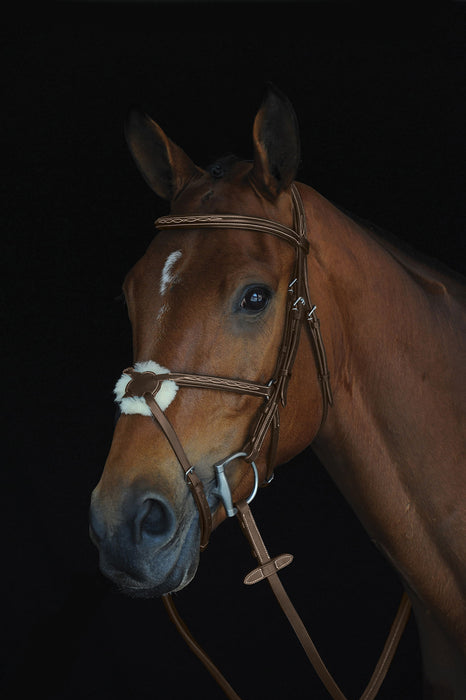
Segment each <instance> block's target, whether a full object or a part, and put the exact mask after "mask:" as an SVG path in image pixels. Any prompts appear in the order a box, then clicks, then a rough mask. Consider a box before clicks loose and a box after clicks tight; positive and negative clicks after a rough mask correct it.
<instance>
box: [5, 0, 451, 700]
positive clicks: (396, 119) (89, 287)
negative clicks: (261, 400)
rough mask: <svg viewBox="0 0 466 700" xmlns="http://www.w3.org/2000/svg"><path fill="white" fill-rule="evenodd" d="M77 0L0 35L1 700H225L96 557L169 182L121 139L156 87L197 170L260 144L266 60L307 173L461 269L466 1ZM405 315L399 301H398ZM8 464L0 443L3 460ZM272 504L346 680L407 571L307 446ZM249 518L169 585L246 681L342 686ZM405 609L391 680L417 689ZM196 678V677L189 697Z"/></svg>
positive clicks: (156, 612)
mask: <svg viewBox="0 0 466 700" xmlns="http://www.w3.org/2000/svg"><path fill="white" fill-rule="evenodd" d="M373 5H374V7H372V6H367V5H366V6H364V5H355V4H352V3H298V4H295V3H292V2H289V3H279V2H277V3H270V4H269V3H267V2H261V3H258V4H257V5H255V4H253V3H246V2H245V3H241V2H238V3H233V4H229V3H223V2H221V3H215V2H213V3H205V4H198V3H188V4H183V3H178V2H174V3H168V4H161V3H155V4H152V3H150V4H149V3H147V4H144V5H137V4H135V3H128V4H124V3H122V4H118V5H114V4H112V3H104V4H102V5H99V4H96V3H87V4H84V5H79V4H78V5H74V4H72V3H62V4H57V5H55V6H53V7H52V8H51V13H50V8H46V7H44V6H42V5H40V4H39V7H38V6H36V11H35V15H34V16H31V15H28V16H26V15H25V13H24V15H23V16H22V17H15V18H14V19H8V18H7V19H6V20H5V27H4V37H3V42H2V46H3V49H4V62H3V68H4V70H3V71H2V72H3V96H4V100H3V107H2V117H3V119H2V121H3V126H2V153H3V158H2V162H3V178H2V180H3V182H2V189H3V194H4V195H5V196H4V207H3V214H4V221H3V225H2V232H3V236H2V268H3V271H2V281H3V285H2V287H3V289H2V293H1V313H2V319H3V320H2V325H3V329H4V334H3V341H2V346H3V350H4V357H3V362H2V384H3V392H2V393H3V397H4V399H5V401H4V403H5V411H4V418H3V421H2V427H3V429H4V437H3V438H2V455H3V456H4V458H5V460H4V462H3V466H2V469H1V472H0V473H1V479H2V502H1V512H2V516H3V524H2V525H3V526H2V548H1V549H2V574H1V580H2V604H3V605H2V607H3V613H2V623H1V630H2V632H1V635H2V654H1V658H2V666H3V669H2V687H1V693H0V694H1V696H2V698H15V697H24V696H25V695H24V692H25V688H26V686H29V684H30V683H31V682H32V684H33V688H34V696H36V694H37V695H39V694H40V695H42V697H46V698H49V699H50V700H52V699H53V700H68V699H71V698H73V699H74V698H81V699H84V698H99V700H110V699H112V700H118V699H120V698H125V700H128V699H129V698H131V699H133V698H134V699H135V700H136V699H137V700H139V699H140V700H144V699H146V698H155V697H163V698H173V699H177V698H182V697H187V696H189V697H202V698H205V699H207V698H212V699H213V698H220V697H223V696H222V694H221V692H220V691H219V690H218V689H217V687H216V686H215V684H214V683H213V682H212V681H211V679H210V677H209V676H208V675H207V673H206V672H205V671H204V669H203V668H202V667H201V666H200V664H199V662H198V661H197V660H196V659H194V657H192V656H191V655H190V653H189V652H188V651H187V650H186V649H185V647H184V645H183V642H182V641H181V640H180V639H179V638H178V636H177V633H176V631H175V630H174V629H173V628H172V626H171V624H170V623H169V622H168V620H167V619H166V615H165V612H164V610H163V608H162V605H161V603H160V601H158V600H152V601H141V600H130V599H127V598H125V597H123V596H122V595H120V594H119V593H118V592H116V591H115V590H114V589H113V587H112V586H111V585H110V584H109V583H107V582H106V581H105V580H104V579H103V578H102V577H101V576H100V574H99V573H98V570H97V554H96V551H95V550H94V548H93V546H92V545H91V543H90V541H89V539H88V536H87V511H88V502H89V496H90V492H91V490H92V488H93V487H94V485H95V484H96V482H97V481H98V479H99V476H100V473H101V470H102V467H103V463H104V460H105V456H106V452H107V450H108V447H109V444H110V441H111V434H112V430H113V415H114V411H113V407H112V388H113V384H114V381H115V379H116V378H117V377H118V376H119V374H120V371H121V369H122V368H123V367H125V366H127V365H128V364H130V362H131V347H130V332H129V324H128V322H127V320H126V318H125V311H124V308H123V306H122V305H121V304H120V303H119V302H116V301H115V299H116V297H118V295H119V293H120V285H121V281H122V279H123V276H124V274H125V272H126V271H127V269H128V268H129V267H130V266H131V265H132V264H133V263H134V262H135V261H136V260H137V258H138V257H139V256H140V255H141V254H142V253H143V251H144V249H145V248H146V246H147V245H148V243H149V241H150V240H151V237H152V235H153V230H152V221H153V219H154V218H155V217H156V216H158V215H161V214H163V213H166V211H167V209H166V205H165V203H163V202H161V201H158V200H157V198H156V197H155V196H154V195H153V194H152V193H151V192H150V190H149V189H148V188H147V187H146V185H145V184H144V182H143V181H142V179H141V178H140V176H139V174H138V173H137V171H136V168H135V167H134V165H133V163H132V161H131V159H130V156H129V154H128V153H127V150H126V146H125V143H124V137H123V121H124V117H125V114H126V111H127V109H128V107H129V106H130V105H131V104H133V103H138V104H140V105H141V106H142V107H143V108H144V109H145V110H146V111H148V112H149V113H150V114H151V115H152V116H153V117H154V118H155V119H157V120H158V121H159V123H160V124H161V125H162V127H163V128H164V129H165V130H166V131H167V133H168V134H169V135H170V136H171V137H172V138H173V139H174V140H175V141H176V142H177V143H179V144H180V145H181V146H182V147H183V148H184V149H185V150H186V151H187V152H188V154H189V155H190V156H191V158H193V160H195V161H197V162H198V163H199V164H200V165H206V164H207V163H209V162H211V161H212V160H213V159H214V158H215V157H216V156H218V155H223V154H225V153H228V152H234V153H236V154H237V155H239V156H243V157H246V158H249V157H251V128H252V122H253V119H254V115H255V113H256V110H257V108H258V107H259V105H260V102H261V100H262V96H263V93H264V89H265V85H266V83H267V81H272V82H274V83H275V84H276V85H278V87H280V88H281V89H282V90H283V91H284V92H285V93H286V94H287V95H288V97H289V98H290V99H291V101H292V102H293V104H294V106H295V109H296V112H297V114H298V119H299V123H300V126H301V132H302V152H303V156H302V167H301V171H300V173H299V179H300V180H301V181H304V182H306V183H308V184H310V185H312V186H313V187H315V188H316V189H317V190H318V191H320V192H321V193H322V194H323V195H324V196H326V197H328V198H329V199H331V200H332V201H335V202H337V203H339V204H340V205H342V206H343V207H345V208H347V209H349V210H351V211H353V212H355V213H356V214H359V215H361V216H363V217H364V218H366V219H369V220H371V221H373V222H375V223H377V224H379V225H381V226H382V227H384V228H386V229H388V230H389V231H391V232H393V233H394V234H396V235H398V236H399V237H400V238H401V239H402V240H404V241H406V242H409V243H410V244H412V245H414V246H415V247H417V248H418V249H419V250H421V251H423V252H424V253H426V254H428V255H432V256H435V257H436V258H438V259H440V260H441V261H443V262H444V263H446V264H448V265H449V266H451V267H453V268H455V269H456V270H458V271H460V272H461V271H462V272H464V255H463V254H464V239H463V238H462V229H463V222H464V213H465V211H464V197H463V194H464V185H465V182H464V172H463V171H462V163H463V162H464V137H463V131H464V117H465V111H464V107H465V100H464V81H465V70H464V68H465V65H464V64H465V52H464V38H465V33H464V16H465V12H464V5H462V4H459V3H458V4H448V3H443V4H442V5H439V6H438V7H436V8H435V7H430V9H426V8H425V7H424V8H423V9H419V10H418V11H415V10H411V11H410V12H409V13H408V12H407V10H406V6H404V7H402V6H399V7H398V6H397V5H396V4H391V3H388V4H384V3H373ZM400 313H402V310H400ZM2 461H3V460H2ZM254 513H255V515H256V518H257V520H258V522H259V524H260V526H261V527H262V529H263V533H264V537H265V539H266V542H267V543H268V546H269V549H270V551H271V552H272V553H273V554H278V553H280V552H282V551H291V552H292V553H293V554H294V555H295V562H294V564H293V565H292V566H291V567H290V568H289V569H287V570H286V571H285V572H284V573H283V575H282V580H283V582H284V583H285V586H286V587H287V589H288V592H289V593H290V596H291V598H292V600H293V601H294V602H295V604H296V606H297V608H298V610H299V611H300V612H301V613H302V615H303V617H304V620H305V622H306V624H307V625H308V626H309V628H310V631H311V634H312V635H313V637H314V639H315V641H316V643H317V646H318V647H319V649H320V651H321V653H322V655H323V657H324V658H325V659H326V661H327V663H328V665H329V667H330V669H331V671H332V672H334V673H335V675H336V677H337V678H338V680H339V682H340V684H341V686H342V688H343V690H344V691H345V692H347V693H348V694H349V695H350V696H351V697H355V696H356V695H357V694H358V693H360V692H361V691H362V687H363V685H364V681H366V680H367V679H368V677H369V675H370V672H371V669H372V666H373V664H374V663H375V660H376V657H377V656H378V653H379V651H380V648H381V645H382V643H383V639H384V637H385V635H386V633H387V631H388V627H389V624H390V621H391V618H392V616H393V615H394V613H395V609H396V607H397V604H398V598H399V595H400V593H401V588H400V585H399V583H398V579H397V576H396V574H395V573H394V572H393V571H392V570H391V569H390V568H389V566H388V565H387V564H386V563H385V562H384V560H383V559H382V558H381V556H380V555H379V554H378V552H377V551H376V550H375V548H374V547H373V546H372V544H371V543H370V541H369V538H368V537H367V536H366V535H365V533H364V532H363V531H362V529H361V527H360V525H359V523H358V521H357V520H356V519H355V517H354V515H353V514H352V512H351V511H350V509H349V507H348V506H347V505H346V503H345V502H344V500H343V499H342V497H341V496H340V495H339V493H338V492H337V491H336V489H335V487H334V486H333V485H332V483H331V481H330V479H329V478H328V476H327V475H326V472H325V471H324V470H323V468H322V467H321V465H320V464H319V463H318V461H317V460H316V459H315V457H313V455H312V453H311V452H310V450H308V451H306V452H305V453H304V454H303V455H301V456H299V457H297V458H296V459H295V460H294V461H293V462H292V463H291V464H289V465H288V466H287V467H285V468H283V469H279V470H278V473H277V477H276V480H275V482H274V484H273V486H272V487H271V488H269V489H266V490H264V491H262V492H260V494H259V496H258V497H257V500H256V502H255V504H254ZM252 565H253V561H252V559H251V558H250V555H249V551H248V547H247V545H246V542H245V541H244V540H243V538H242V536H241V534H240V532H239V528H238V527H237V524H236V522H234V521H229V522H227V523H225V524H224V525H222V527H221V529H219V531H218V532H217V533H215V535H214V537H213V539H212V542H211V544H210V545H209V548H208V550H207V552H206V553H205V554H204V555H203V557H202V560H201V566H200V569H199V572H198V575H197V577H196V579H195V581H194V582H193V583H192V584H191V585H190V586H189V588H188V589H186V590H185V591H183V592H182V593H181V594H180V595H179V596H177V601H178V606H179V608H180V610H181V612H182V614H183V615H184V616H185V618H186V620H187V622H188V624H189V625H190V626H191V628H192V631H193V632H194V634H195V635H196V636H197V637H198V638H199V640H200V641H201V642H203V643H204V644H205V647H206V648H207V650H208V652H209V653H210V654H211V655H212V657H213V658H214V660H215V661H216V662H217V663H218V664H219V665H220V667H221V668H222V670H223V671H224V672H225V674H226V675H227V677H228V678H229V679H230V680H231V682H232V683H233V685H234V686H235V688H236V689H237V691H238V692H239V694H240V695H241V696H242V697H244V698H245V700H246V699H248V698H249V699H250V700H252V699H253V698H254V700H258V699H259V698H264V697H272V698H282V697H285V696H289V697H294V698H305V697H306V698H307V697H313V698H315V699H316V700H317V699H318V698H326V697H327V696H326V694H325V692H324V690H323V689H322V687H321V685H320V683H319V681H318V680H316V679H315V676H314V674H313V672H312V671H311V669H310V668H308V664H307V661H306V659H305V657H304V654H303V653H302V651H301V649H300V647H299V645H298V643H297V641H295V639H294V637H293V635H292V633H291V631H289V630H288V628H287V624H286V622H285V621H284V620H282V617H281V613H280V611H279V610H278V607H277V606H276V604H275V602H274V601H273V599H272V596H271V594H270V592H269V590H268V587H266V586H265V585H263V586H260V585H259V586H256V587H253V588H252V589H246V588H245V587H244V586H243V585H242V583H241V581H242V577H243V575H244V574H245V573H246V572H247V571H248V570H249V569H250V568H252ZM419 674H420V654H419V648H418V640H417V635H416V630H415V627H414V624H413V623H412V622H411V623H410V624H409V626H408V630H407V633H406V636H405V638H404V639H403V641H402V644H401V647H400V650H399V653H398V655H397V657H396V660H395V662H394V665H393V668H392V670H391V671H390V673H389V676H388V678H387V681H386V683H385V685H384V687H383V690H382V692H381V695H380V697H381V698H395V697H396V698H404V699H408V700H409V699H411V698H412V699H413V700H414V699H416V698H419V697H420V675H419ZM188 694H189V695H188Z"/></svg>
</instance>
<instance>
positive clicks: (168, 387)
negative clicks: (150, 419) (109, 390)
mask: <svg viewBox="0 0 466 700" xmlns="http://www.w3.org/2000/svg"><path fill="white" fill-rule="evenodd" d="M134 369H135V370H136V371H137V372H153V373H154V374H167V372H169V371H170V370H168V369H166V368H165V367H162V366H161V365H159V364H158V363H157V362H153V361H152V360H148V361H147V362H136V364H135V365H134ZM130 381H131V377H130V376H129V374H122V375H121V377H120V379H119V380H118V381H117V383H116V385H115V388H114V390H113V392H114V394H115V401H116V403H118V404H119V405H120V410H121V412H122V413H125V414H127V415H133V414H136V413H139V414H141V415H142V416H151V415H152V414H151V412H150V409H149V406H148V405H147V404H146V402H145V400H144V398H143V397H142V396H127V397H126V398H123V397H124V395H125V392H126V387H127V385H128V384H129V382H130ZM177 391H178V384H176V383H175V382H172V381H171V380H170V379H165V380H164V381H163V382H162V385H161V387H160V389H159V390H158V392H157V393H156V395H155V400H156V402H157V403H158V405H159V406H160V408H161V409H162V411H165V409H166V408H167V407H168V406H169V405H170V404H171V402H172V401H173V399H174V398H175V396H176V392H177Z"/></svg>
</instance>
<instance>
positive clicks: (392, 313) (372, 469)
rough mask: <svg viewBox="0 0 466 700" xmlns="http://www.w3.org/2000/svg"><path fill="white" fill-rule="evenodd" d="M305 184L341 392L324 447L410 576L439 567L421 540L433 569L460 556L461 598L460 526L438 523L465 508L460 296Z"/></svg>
mask: <svg viewBox="0 0 466 700" xmlns="http://www.w3.org/2000/svg"><path fill="white" fill-rule="evenodd" d="M303 195H304V199H305V206H306V211H307V216H308V222H309V224H308V229H309V239H310V243H311V252H310V256H309V279H310V287H311V296H312V298H313V301H314V303H316V304H317V308H318V314H319V316H320V320H321V327H322V332H323V337H324V342H325V344H326V348H327V352H328V355H329V365H330V371H331V375H332V386H333V393H334V406H333V408H332V409H331V410H330V412H329V415H328V418H327V422H326V424H325V426H324V427H323V428H322V429H321V431H320V432H319V434H318V436H317V438H316V439H315V440H314V442H313V447H314V449H315V451H316V453H317V454H318V456H319V457H320V459H321V461H322V463H323V464H324V465H325V466H326V468H327V469H328V471H329V472H330V474H331V476H332V478H333V479H334V481H335V482H336V484H337V485H338V487H339V488H340V490H341V491H342V493H343V495H344V496H345V498H346V499H347V500H348V502H349V503H350V504H351V505H352V507H353V509H354V510H355V511H356V514H357V515H358V517H359V518H360V520H361V521H362V523H363V525H364V526H365V528H366V530H367V531H368V532H369V534H370V535H371V537H372V538H373V539H374V540H376V541H378V543H379V544H380V546H381V547H382V549H384V550H385V552H386V554H387V555H388V556H389V558H390V559H391V560H392V563H394V564H395V566H396V568H397V569H398V570H399V571H401V572H402V573H403V575H404V577H405V578H406V580H407V581H409V583H410V585H411V586H412V587H413V588H418V589H422V587H423V584H422V581H423V579H427V578H428V576H426V572H424V571H423V564H422V562H420V561H417V559H416V557H418V556H420V554H416V548H418V551H419V552H423V553H424V555H426V556H428V557H430V563H429V567H430V568H432V566H435V562H438V566H439V567H441V568H442V570H444V569H445V558H447V559H448V557H449V556H450V555H451V562H448V564H447V568H448V567H450V569H451V571H449V575H451V581H452V584H451V586H452V592H451V596H452V599H453V598H456V599H458V598H461V596H465V595H466V581H465V580H464V572H463V573H462V574H461V573H460V572H459V571H457V570H456V569H455V567H456V566H457V564H455V561H456V558H457V555H458V552H456V553H455V552H453V551H452V546H453V545H452V544H451V543H449V542H448V538H449V537H450V536H451V534H452V533H451V532H450V529H451V528H450V526H445V528H444V530H442V528H439V529H438V531H436V532H433V531H432V527H431V526H430V524H429V523H431V522H432V519H434V520H435V519H438V522H446V519H448V517H450V516H451V514H452V513H453V516H454V517H453V520H452V527H453V522H455V525H456V526H459V525H460V523H459V519H460V517H461V518H464V508H462V509H461V511H462V513H463V515H462V516H460V515H459V514H458V513H459V506H458V504H457V503H456V502H455V499H456V501H459V496H458V494H457V493H455V489H454V486H453V485H454V484H456V486H457V488H458V489H459V488H460V486H461V488H462V489H463V493H464V488H465V477H464V469H463V468H462V466H461V464H462V459H464V446H463V448H461V446H460V445H459V444H458V437H459V435H461V434H462V433H463V432H464V429H463V428H462V427H461V415H464V412H463V413H462V412H461V411H460V410H459V408H458V405H459V403H460V402H461V401H463V402H464V397H465V396H466V391H464V390H463V392H462V393H461V392H460V388H459V387H458V384H459V382H460V378H461V376H462V370H461V367H462V366H463V362H464V358H463V359H462V360H460V347H461V345H460V343H459V342H458V337H457V336H456V334H457V333H458V332H459V331H458V328H459V325H460V318H461V315H460V305H459V303H458V302H457V300H456V299H455V298H454V296H452V295H451V294H450V293H449V291H448V289H447V287H446V285H445V279H444V278H442V279H441V278H440V277H438V276H436V273H435V272H434V271H433V270H430V271H429V270H428V269H427V268H423V267H422V265H420V264H419V265H418V264H417V263H416V262H415V261H412V262H410V261H409V258H407V257H405V256H404V254H403V253H401V252H400V253H399V254H398V253H397V252H396V251H395V250H394V249H393V248H392V249H390V247H389V246H385V245H384V242H383V241H380V240H377V239H376V238H375V237H373V236H372V235H371V234H370V233H369V232H368V231H366V230H364V229H363V228H361V227H360V226H359V225H358V224H356V223H355V222H354V221H353V220H351V219H349V218H348V217H347V216H345V215H344V214H343V213H342V212H340V211H339V210H338V209H336V208H335V207H333V206H332V205H331V204H330V203H329V202H327V201H326V200H325V199H323V198H322V197H320V196H319V195H318V194H317V193H315V192H314V191H313V190H310V189H308V188H304V190H303ZM462 318H463V321H462V328H463V332H464V315H463V316H462ZM446 358H448V359H446ZM452 397H453V399H452ZM462 452H463V457H462V456H461V453H462ZM439 470H441V473H442V478H441V480H440V481H441V483H443V484H444V487H443V489H442V488H439ZM445 484H447V485H448V484H450V488H448V487H447V486H445ZM461 526H462V527H466V522H464V521H462V523H461ZM452 539H454V538H452ZM462 546H463V547H464V544H463V545H462ZM449 552H450V553H449ZM463 554H465V555H466V552H464V553H463ZM463 561H464V559H463ZM450 565H451V566H450ZM453 589H455V590H453ZM428 595H430V593H429V592H426V591H424V592H423V596H424V597H425V596H427V597H428ZM432 595H434V593H433V592H432ZM463 600H464V598H463ZM465 634H466V630H465Z"/></svg>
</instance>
